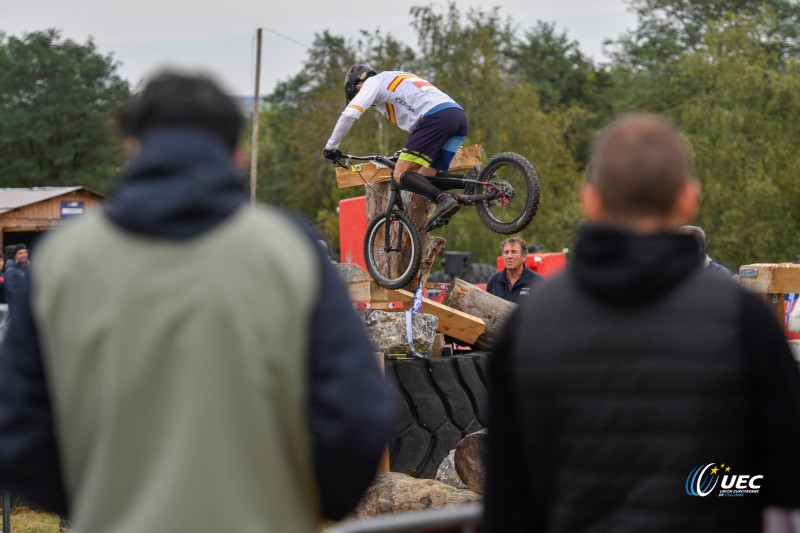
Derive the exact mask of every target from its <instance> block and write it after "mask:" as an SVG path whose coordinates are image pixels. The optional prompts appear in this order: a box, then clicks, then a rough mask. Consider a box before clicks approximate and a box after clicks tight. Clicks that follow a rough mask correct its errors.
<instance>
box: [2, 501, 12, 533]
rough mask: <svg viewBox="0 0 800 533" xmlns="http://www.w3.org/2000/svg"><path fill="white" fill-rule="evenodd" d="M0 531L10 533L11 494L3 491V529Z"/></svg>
mask: <svg viewBox="0 0 800 533" xmlns="http://www.w3.org/2000/svg"><path fill="white" fill-rule="evenodd" d="M0 533H11V495H10V494H9V493H7V492H4V493H3V531H0Z"/></svg>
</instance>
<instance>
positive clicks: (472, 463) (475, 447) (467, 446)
mask: <svg viewBox="0 0 800 533" xmlns="http://www.w3.org/2000/svg"><path fill="white" fill-rule="evenodd" d="M486 435H487V431H486V430H485V429H482V430H480V431H476V432H475V433H470V434H469V435H467V436H466V437H464V438H463V439H461V442H459V443H458V446H456V451H455V454H453V463H454V464H455V467H456V473H458V477H459V479H461V482H462V483H464V485H466V486H467V488H468V489H469V490H471V491H472V492H477V493H478V494H483V488H484V486H485V484H486V469H485V468H484V464H485V462H484V458H485V457H486Z"/></svg>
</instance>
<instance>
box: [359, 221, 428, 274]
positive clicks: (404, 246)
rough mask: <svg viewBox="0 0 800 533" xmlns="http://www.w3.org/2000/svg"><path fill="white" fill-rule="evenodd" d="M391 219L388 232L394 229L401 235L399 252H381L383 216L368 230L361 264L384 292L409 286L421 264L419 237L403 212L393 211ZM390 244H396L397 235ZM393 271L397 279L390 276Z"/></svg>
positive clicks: (384, 224) (415, 226) (370, 224)
mask: <svg viewBox="0 0 800 533" xmlns="http://www.w3.org/2000/svg"><path fill="white" fill-rule="evenodd" d="M390 218H391V220H390V223H389V226H390V231H392V230H393V229H395V228H396V230H395V231H400V232H402V241H401V251H400V252H386V251H385V250H384V242H385V240H384V232H385V228H386V214H385V213H382V214H380V215H378V216H377V217H375V218H373V219H372V220H371V221H370V223H369V226H367V235H366V238H365V239H364V261H365V262H366V264H367V270H369V273H370V275H371V276H372V278H373V279H374V280H375V283H377V284H378V285H380V286H381V287H384V288H386V289H400V288H402V287H405V286H406V285H408V283H409V282H410V281H411V280H412V279H413V277H414V276H415V275H416V274H417V271H418V270H419V266H420V261H421V260H422V233H420V230H419V228H418V227H417V225H416V224H414V221H412V220H411V217H409V216H408V214H406V213H405V212H404V211H397V210H396V211H393V212H392V214H391V215H390ZM391 243H392V245H395V244H396V243H397V233H393V234H392V238H391ZM395 268H396V269H397V271H398V272H399V274H398V275H394V274H392V273H391V272H392V270H393V269H395Z"/></svg>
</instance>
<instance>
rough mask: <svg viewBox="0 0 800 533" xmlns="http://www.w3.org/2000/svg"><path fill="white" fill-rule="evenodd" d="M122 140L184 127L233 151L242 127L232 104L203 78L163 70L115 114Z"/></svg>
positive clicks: (242, 124)
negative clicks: (201, 132)
mask: <svg viewBox="0 0 800 533" xmlns="http://www.w3.org/2000/svg"><path fill="white" fill-rule="evenodd" d="M117 119H118V123H119V128H120V130H121V131H122V133H123V135H125V136H126V137H136V138H142V136H144V135H145V134H146V133H147V132H148V131H149V130H152V129H155V128H164V127H175V126H187V127H193V128H198V129H201V130H204V131H206V132H209V133H213V134H216V135H217V136H219V137H220V138H221V139H222V141H223V142H224V143H225V145H226V146H227V147H228V148H230V150H231V151H233V149H234V148H236V146H237V145H238V143H239V135H240V134H241V132H242V128H243V127H244V118H243V117H242V114H241V112H240V111H239V107H238V106H237V105H236V102H234V100H233V99H232V98H231V97H230V96H228V95H227V94H225V93H224V92H223V91H222V90H221V89H220V87H219V86H218V85H217V83H216V82H215V81H213V80H212V79H211V78H209V77H207V76H205V75H189V74H181V73H178V72H174V71H163V72H161V73H160V74H158V75H156V76H155V77H154V78H152V79H151V80H150V81H149V82H148V83H147V85H146V86H145V88H144V90H143V91H141V92H140V93H137V94H136V95H134V97H133V98H132V99H131V100H130V101H128V102H127V103H126V104H124V105H123V106H122V107H121V108H120V109H119V112H118V116H117Z"/></svg>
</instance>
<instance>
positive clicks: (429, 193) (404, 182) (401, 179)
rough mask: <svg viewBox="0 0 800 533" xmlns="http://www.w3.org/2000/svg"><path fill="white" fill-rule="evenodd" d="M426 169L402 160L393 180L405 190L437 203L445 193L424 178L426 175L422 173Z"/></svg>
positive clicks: (396, 167)
mask: <svg viewBox="0 0 800 533" xmlns="http://www.w3.org/2000/svg"><path fill="white" fill-rule="evenodd" d="M424 169H425V167H423V166H422V165H420V164H418V163H412V162H410V161H405V160H403V159H400V160H398V161H397V164H396V165H395V167H394V173H393V174H392V178H394V179H395V181H397V182H398V183H399V184H400V186H401V187H403V189H405V190H407V191H411V192H413V193H415V194H419V195H420V196H424V197H425V198H427V199H428V200H430V201H431V202H434V203H436V202H437V201H438V199H439V196H440V195H442V194H445V193H444V192H443V191H441V190H440V189H439V188H438V187H436V186H435V185H434V184H433V183H431V182H430V180H429V179H428V178H425V177H423V176H424V174H422V172H421V171H423V170H424Z"/></svg>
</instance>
